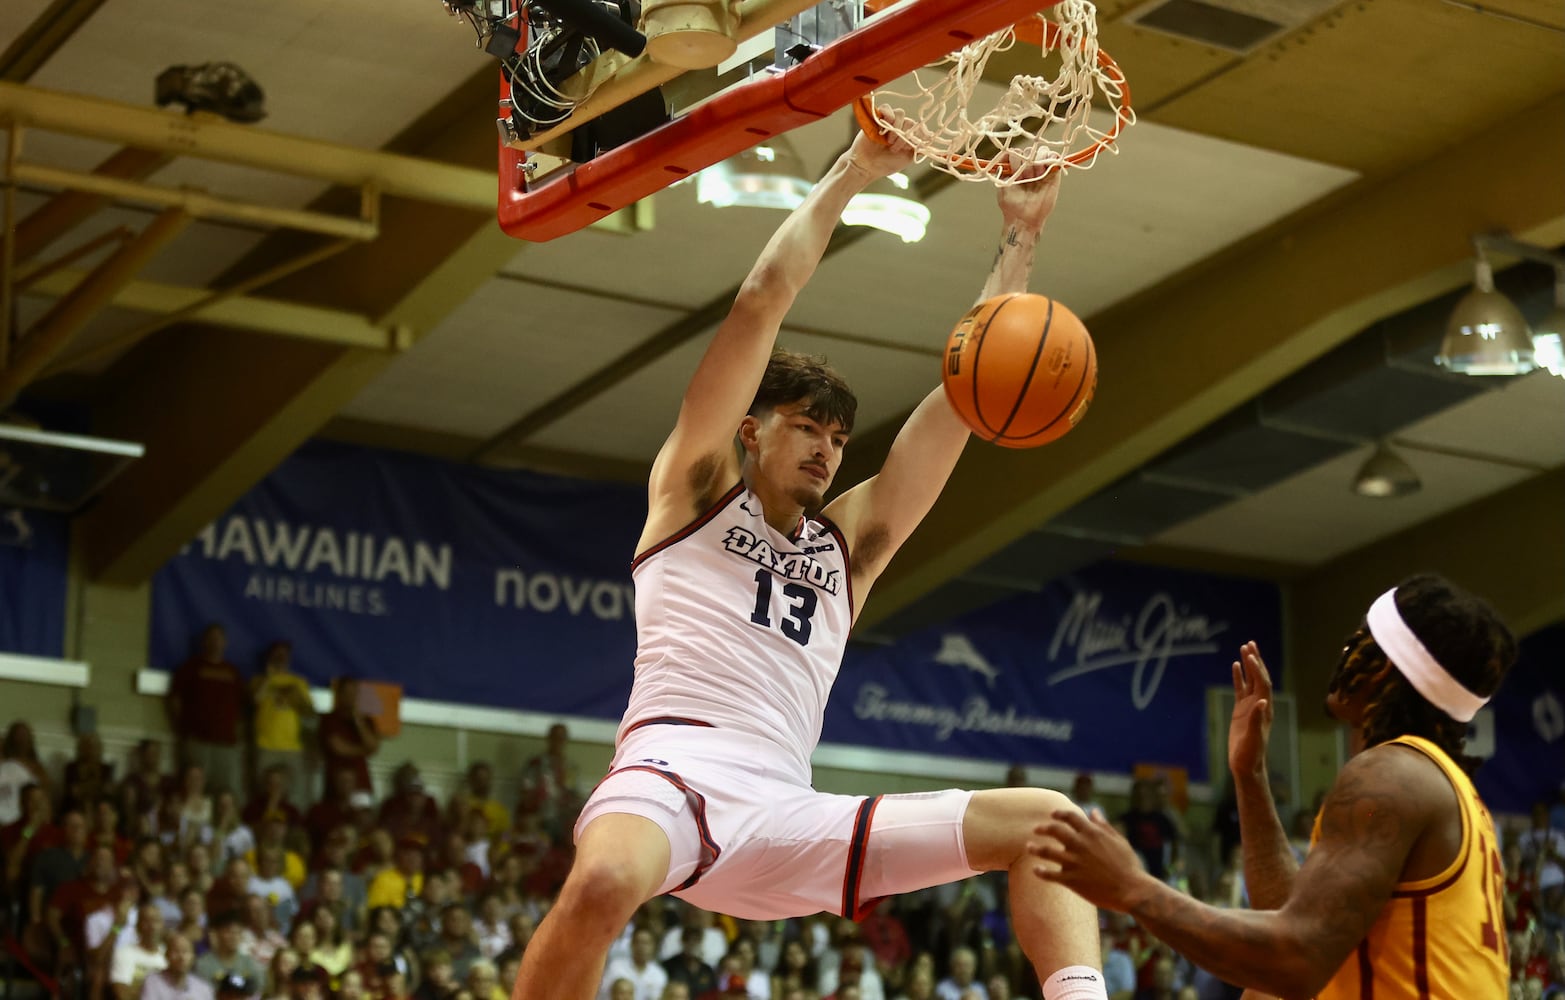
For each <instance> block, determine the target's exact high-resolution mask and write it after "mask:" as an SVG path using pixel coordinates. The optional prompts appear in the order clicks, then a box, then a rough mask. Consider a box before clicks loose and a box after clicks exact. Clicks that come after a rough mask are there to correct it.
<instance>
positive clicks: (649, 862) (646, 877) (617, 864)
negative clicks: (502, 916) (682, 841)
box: [511, 813, 669, 1000]
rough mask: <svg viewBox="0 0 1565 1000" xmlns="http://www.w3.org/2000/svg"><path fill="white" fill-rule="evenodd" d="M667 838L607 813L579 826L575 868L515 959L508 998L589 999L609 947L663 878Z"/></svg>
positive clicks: (638, 821)
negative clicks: (517, 967) (518, 966)
mask: <svg viewBox="0 0 1565 1000" xmlns="http://www.w3.org/2000/svg"><path fill="white" fill-rule="evenodd" d="M668 859H669V847H668V837H667V835H665V834H664V833H663V830H662V828H661V827H659V826H658V825H657V824H656V823H654V822H652V821H651V820H649V819H645V818H643V817H641V816H632V815H629V814H626V813H608V814H606V815H603V816H600V817H598V818H597V819H595V820H593V821H592V822H591V823H589V824H587V828H586V829H585V830H583V831H582V835H581V840H580V841H579V842H578V843H577V845H576V863H575V864H574V865H572V866H571V873H570V876H569V877H567V878H566V880H565V886H564V888H562V889H561V890H560V898H559V899H558V900H557V901H556V902H555V904H554V906H553V907H552V908H551V909H550V910H549V913H548V915H547V916H545V917H544V918H543V922H542V923H540V924H539V925H538V930H537V932H536V933H535V934H534V935H533V937H532V940H531V941H529V942H528V943H527V949H526V951H524V952H523V953H522V969H521V972H520V973H519V974H518V975H517V977H516V985H515V986H514V987H513V988H512V990H511V1000H592V998H593V997H596V996H597V995H598V986H599V984H600V981H601V980H602V978H603V964H604V961H605V960H606V959H607V957H608V953H609V946H610V945H611V944H613V943H614V939H615V938H617V937H619V935H620V933H621V932H622V931H624V929H625V925H626V924H628V923H629V922H630V918H631V917H632V916H634V915H635V912H636V908H637V907H638V906H640V905H641V904H642V903H644V902H646V901H647V900H648V899H651V898H652V895H653V894H654V893H656V892H657V890H658V887H659V886H661V885H662V884H663V879H665V878H667V877H668Z"/></svg>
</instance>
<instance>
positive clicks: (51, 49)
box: [0, 0, 105, 83]
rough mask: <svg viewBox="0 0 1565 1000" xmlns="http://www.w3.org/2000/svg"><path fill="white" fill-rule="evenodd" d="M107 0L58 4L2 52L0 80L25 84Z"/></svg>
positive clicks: (60, 1)
mask: <svg viewBox="0 0 1565 1000" xmlns="http://www.w3.org/2000/svg"><path fill="white" fill-rule="evenodd" d="M104 2H105V0H54V2H53V3H51V4H49V6H48V7H47V8H45V10H44V12H43V13H41V14H39V15H38V16H37V17H35V18H33V22H32V23H31V24H29V25H28V26H27V27H25V28H23V29H22V33H21V34H20V35H17V36H16V40H15V41H13V42H12V43H11V44H10V45H8V46H6V49H5V51H4V52H0V80H8V81H10V82H12V83H25V82H26V81H28V80H31V79H32V77H33V74H34V73H37V72H38V71H39V70H40V69H42V68H43V64H44V63H46V62H48V61H49V59H50V58H51V57H52V56H53V55H54V54H55V53H56V52H58V51H60V48H61V47H62V46H64V45H65V43H66V42H67V41H69V40H70V38H71V36H72V35H74V34H76V30H77V29H78V28H80V27H81V26H82V25H83V24H86V23H87V19H88V18H90V17H92V15H93V14H95V13H97V12H98V8H99V7H102V6H103V4H104Z"/></svg>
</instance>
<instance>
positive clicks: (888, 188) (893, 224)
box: [842, 173, 929, 243]
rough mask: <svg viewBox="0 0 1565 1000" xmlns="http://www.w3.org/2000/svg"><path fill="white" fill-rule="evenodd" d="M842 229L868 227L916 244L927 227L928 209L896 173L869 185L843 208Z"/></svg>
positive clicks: (916, 193)
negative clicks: (843, 226) (844, 227)
mask: <svg viewBox="0 0 1565 1000" xmlns="http://www.w3.org/2000/svg"><path fill="white" fill-rule="evenodd" d="M842 222H843V225H846V226H869V227H871V228H873V229H879V230H880V231H882V232H886V233H890V234H892V235H893V236H896V237H899V238H900V239H901V240H902V242H903V243H917V242H918V241H919V240H921V239H923V238H924V233H925V231H927V230H928V228H929V206H927V205H925V204H924V203H923V201H922V200H921V199H920V198H919V197H918V192H917V191H915V190H913V184H912V182H911V181H909V180H908V177H907V174H902V173H896V174H891V175H890V176H888V177H880V178H877V179H876V180H874V181H871V182H870V185H869V186H868V187H866V188H865V189H864V190H863V191H860V192H859V193H858V194H856V195H854V196H853V198H852V199H851V200H849V202H848V207H847V208H845V209H843V212H842Z"/></svg>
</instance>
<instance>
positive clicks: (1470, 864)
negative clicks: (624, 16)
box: [1033, 575, 1516, 1000]
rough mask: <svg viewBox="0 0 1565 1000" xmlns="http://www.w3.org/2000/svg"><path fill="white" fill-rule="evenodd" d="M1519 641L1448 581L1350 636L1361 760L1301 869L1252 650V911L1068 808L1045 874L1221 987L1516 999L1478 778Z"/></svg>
mask: <svg viewBox="0 0 1565 1000" xmlns="http://www.w3.org/2000/svg"><path fill="white" fill-rule="evenodd" d="M1515 658H1516V641H1515V639H1514V638H1512V636H1511V634H1510V632H1509V631H1508V630H1507V629H1506V627H1505V625H1504V624H1503V623H1502V622H1501V621H1500V620H1499V618H1498V617H1497V616H1496V615H1495V613H1494V612H1493V611H1492V610H1491V609H1490V608H1489V607H1488V606H1487V605H1486V604H1484V603H1483V602H1482V601H1480V600H1478V599H1477V598H1475V597H1472V596H1471V595H1469V594H1466V593H1464V592H1462V591H1461V590H1458V589H1457V588H1456V587H1454V586H1453V585H1451V584H1450V583H1449V582H1447V581H1446V580H1444V579H1442V578H1440V577H1438V576H1433V575H1421V576H1415V577H1413V578H1411V579H1409V580H1406V581H1404V582H1403V583H1402V584H1401V585H1399V586H1398V587H1396V588H1395V589H1394V590H1392V591H1388V592H1387V593H1385V594H1383V595H1381V597H1380V598H1379V599H1378V600H1376V601H1375V603H1374V604H1373V606H1372V607H1371V608H1370V610H1369V613H1368V614H1367V615H1366V616H1365V621H1364V624H1363V625H1361V626H1360V627H1359V629H1358V630H1357V631H1356V632H1354V633H1353V635H1352V636H1351V637H1350V638H1349V640H1348V643H1347V645H1346V647H1344V649H1343V652H1342V659H1341V662H1339V663H1338V665H1337V669H1336V673H1335V674H1334V675H1333V677H1332V679H1331V685H1330V688H1329V690H1328V694H1327V698H1326V706H1327V710H1328V711H1330V713H1331V714H1332V715H1333V716H1334V717H1335V718H1336V719H1338V720H1339V721H1341V722H1343V723H1345V724H1347V725H1348V726H1349V727H1350V732H1351V737H1350V739H1351V749H1352V753H1353V756H1352V759H1350V760H1349V761H1348V763H1347V765H1346V766H1344V767H1343V769H1342V773H1341V774H1340V775H1338V777H1337V780H1336V782H1335V784H1333V785H1332V788H1331V790H1330V792H1329V793H1328V794H1327V796H1326V800H1325V804H1324V805H1323V806H1322V808H1321V812H1320V815H1319V816H1318V817H1317V818H1316V822H1315V834H1314V846H1313V847H1312V848H1311V850H1310V854H1309V857H1308V858H1307V859H1306V861H1305V863H1304V866H1303V867H1302V868H1298V867H1297V866H1296V865H1295V863H1294V860H1293V856H1292V853H1291V851H1290V850H1289V848H1288V840H1287V836H1286V834H1285V833H1284V831H1283V828H1282V824H1281V823H1280V822H1279V820H1278V818H1277V812H1276V809H1275V808H1274V807H1273V805H1272V802H1271V797H1270V792H1269V791H1267V789H1266V778H1265V769H1264V762H1265V759H1266V754H1265V750H1266V739H1267V736H1268V732H1269V728H1270V724H1271V712H1272V706H1271V681H1270V678H1269V677H1268V676H1267V673H1266V667H1265V665H1264V664H1263V663H1262V661H1261V657H1260V653H1259V651H1258V650H1257V649H1256V647H1255V644H1254V643H1248V644H1246V645H1245V646H1244V647H1243V648H1242V650H1241V652H1240V662H1238V663H1235V664H1234V689H1235V695H1236V703H1235V706H1234V718H1233V725H1232V726H1231V728H1230V732H1229V747H1228V756H1229V766H1230V768H1231V769H1232V770H1233V771H1234V775H1235V780H1236V782H1237V783H1238V786H1239V789H1240V829H1241V833H1242V835H1243V841H1244V855H1245V858H1244V861H1245V865H1244V867H1245V881H1246V885H1247V887H1248V888H1249V891H1250V895H1251V900H1252V905H1254V906H1255V907H1256V909H1254V910H1219V909H1215V908H1213V907H1210V906H1206V905H1204V904H1202V903H1199V902H1197V901H1196V900H1194V899H1192V898H1190V897H1189V896H1186V895H1183V894H1182V893H1180V892H1178V891H1176V890H1174V889H1172V888H1170V887H1168V886H1166V885H1164V884H1163V883H1161V882H1159V881H1157V880H1156V879H1154V878H1152V877H1151V876H1149V875H1147V874H1146V873H1145V872H1144V871H1142V870H1141V868H1140V865H1139V863H1138V861H1137V859H1136V855H1135V852H1134V851H1132V850H1131V847H1130V845H1129V844H1128V843H1127V842H1126V841H1125V839H1124V838H1123V837H1122V836H1120V835H1119V834H1118V833H1116V832H1115V831H1114V829H1113V827H1111V826H1110V825H1109V824H1108V823H1106V822H1104V821H1102V820H1101V819H1092V820H1089V819H1087V818H1085V817H1083V816H1082V815H1081V814H1079V813H1075V814H1066V813H1056V814H1055V816H1054V819H1053V820H1052V821H1050V822H1047V823H1044V824H1043V825H1041V826H1040V827H1039V828H1038V830H1037V832H1038V834H1039V835H1040V836H1041V837H1043V836H1046V837H1051V838H1054V839H1056V840H1058V842H1059V844H1060V846H1058V847H1054V846H1036V847H1034V848H1033V853H1034V854H1035V855H1036V856H1037V857H1039V858H1041V859H1042V863H1041V864H1040V865H1039V866H1038V868H1037V874H1038V876H1039V877H1040V878H1043V879H1046V880H1048V881H1051V882H1058V883H1061V884H1063V885H1066V886H1069V887H1070V888H1072V889H1074V890H1075V891H1076V892H1077V893H1079V894H1080V895H1082V896H1083V897H1085V898H1086V899H1088V900H1090V901H1091V902H1093V903H1096V904H1097V905H1099V906H1102V907H1105V908H1107V909H1111V910H1117V911H1119V912H1122V913H1129V914H1131V915H1132V916H1134V917H1135V918H1136V920H1137V921H1138V922H1140V924H1141V925H1142V926H1143V927H1145V928H1146V929H1147V930H1148V931H1150V932H1151V933H1152V934H1154V935H1156V936H1157V937H1159V938H1160V939H1162V940H1163V941H1165V942H1167V943H1168V944H1169V945H1171V946H1173V948H1174V949H1175V950H1177V951H1179V952H1180V953H1181V954H1183V955H1185V956H1186V957H1187V958H1189V959H1190V960H1191V961H1193V962H1195V963H1196V964H1197V965H1200V966H1202V967H1203V968H1206V969H1208V970H1209V971H1211V972H1212V973H1214V974H1215V975H1217V976H1219V977H1221V978H1222V979H1224V980H1226V981H1228V982H1230V983H1234V984H1237V985H1240V986H1244V987H1247V988H1249V989H1250V990H1251V992H1250V993H1249V994H1247V997H1252V998H1253V997H1255V996H1257V995H1258V994H1266V995H1272V996H1277V997H1282V998H1285V1000H1295V998H1297V1000H1308V998H1311V997H1319V998H1321V1000H1370V998H1373V1000H1404V998H1406V1000H1423V998H1428V1000H1488V998H1495V1000H1503V998H1504V997H1505V996H1506V995H1507V990H1506V980H1507V956H1506V954H1505V951H1506V940H1505V930H1504V927H1503V923H1502V919H1503V917H1502V910H1501V899H1502V888H1503V885H1504V877H1503V875H1502V874H1501V867H1500V855H1499V851H1498V848H1497V843H1496V839H1495V832H1494V823H1493V821H1492V820H1490V818H1489V814H1488V812H1487V811H1486V810H1485V809H1484V806H1483V803H1482V802H1481V801H1480V800H1479V798H1478V793H1477V792H1476V791H1475V790H1474V789H1473V784H1472V781H1471V780H1470V779H1469V777H1468V770H1469V769H1470V762H1469V760H1468V758H1466V757H1465V755H1464V753H1463V750H1464V747H1463V743H1464V740H1465V737H1466V733H1467V723H1468V721H1469V720H1471V719H1472V717H1473V714H1474V713H1475V712H1476V711H1477V710H1478V709H1479V708H1480V707H1482V706H1483V704H1484V703H1485V702H1487V701H1488V700H1489V698H1491V697H1492V696H1493V695H1494V693H1495V691H1496V690H1497V689H1498V688H1499V686H1500V682H1501V681H1502V680H1503V679H1504V677H1505V674H1506V672H1507V671H1508V670H1509V669H1510V667H1511V663H1512V662H1513V661H1514V660H1515Z"/></svg>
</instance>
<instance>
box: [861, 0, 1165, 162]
mask: <svg viewBox="0 0 1565 1000" xmlns="http://www.w3.org/2000/svg"><path fill="white" fill-rule="evenodd" d="M1050 12H1051V13H1052V14H1053V18H1054V23H1052V24H1051V23H1049V20H1048V19H1047V17H1046V15H1045V14H1038V15H1036V16H1037V18H1038V20H1039V22H1040V23H1039V25H1038V27H1039V28H1041V29H1042V30H1041V32H1040V34H1041V35H1042V45H1041V49H1042V51H1041V53H1040V56H1039V58H1040V60H1041V59H1043V58H1046V57H1047V56H1048V55H1049V53H1050V52H1057V53H1058V54H1059V60H1060V68H1059V72H1058V73H1057V74H1056V75H1055V76H1054V77H1053V78H1052V79H1050V78H1047V77H1042V76H1025V75H1018V76H1016V77H1014V78H1013V79H1012V80H1011V85H1010V87H1009V88H1008V89H1007V90H1006V91H1005V93H1004V94H1003V95H1001V97H1000V99H999V100H998V101H997V102H995V104H994V105H993V107H991V108H989V109H988V110H987V111H986V110H983V109H981V108H975V107H973V106H972V104H973V101H974V98H975V95H977V94H978V93H979V83H980V81H981V80H982V79H983V71H984V66H985V65H986V64H987V63H988V62H989V57H990V56H992V55H994V54H995V53H997V52H1004V51H1006V50H1008V49H1010V48H1012V47H1013V46H1015V45H1016V44H1017V29H1016V28H1015V27H1011V28H1007V29H1005V30H1004V31H1000V32H997V33H995V34H993V35H990V36H989V37H987V38H982V39H979V40H978V41H976V42H972V43H970V44H968V45H967V46H966V47H965V48H962V49H959V50H958V51H956V52H953V53H952V54H951V55H949V56H947V57H946V58H945V59H944V60H942V61H941V62H939V63H936V64H935V65H934V66H932V67H930V68H928V69H926V70H924V71H922V72H915V73H914V74H913V77H912V81H913V82H912V84H911V86H909V85H906V84H903V85H901V86H902V88H903V89H897V87H896V86H893V87H888V88H885V89H882V90H878V91H876V92H874V93H872V94H870V95H868V98H867V100H868V101H870V102H871V103H872V104H873V105H874V106H876V107H877V109H878V108H879V106H881V105H885V106H889V107H891V108H894V109H895V110H898V111H901V112H902V113H903V115H904V116H905V117H903V118H902V119H901V120H900V122H889V121H887V120H885V119H884V117H883V116H881V115H880V114H876V120H877V121H878V122H880V125H881V127H882V129H884V130H885V131H886V132H888V133H891V134H895V135H897V136H900V137H901V138H902V139H904V140H906V141H907V142H908V143H909V144H911V145H912V146H913V148H914V150H916V152H917V156H918V159H919V160H920V161H927V162H928V163H929V165H930V166H932V167H936V168H938V169H940V170H944V171H946V172H947V173H949V174H952V175H954V176H956V177H958V178H960V179H961V180H969V181H988V182H990V183H993V184H1017V183H1025V182H1027V181H1030V180H1036V179H1038V177H1039V176H1041V175H1042V173H1043V172H1044V171H1043V170H1042V169H1038V170H1033V169H1029V168H1032V167H1040V168H1042V167H1051V166H1056V167H1080V168H1083V169H1084V168H1087V167H1090V166H1092V164H1093V162H1094V161H1095V160H1096V159H1097V158H1098V154H1100V153H1102V152H1103V151H1105V150H1107V151H1109V152H1111V153H1112V152H1117V151H1118V150H1117V149H1116V148H1115V141H1116V140H1117V139H1118V137H1119V133H1120V131H1121V129H1122V128H1124V127H1125V126H1127V125H1131V124H1134V122H1135V120H1136V117H1135V112H1134V111H1132V110H1131V109H1130V93H1129V88H1128V86H1127V85H1126V83H1125V77H1124V74H1122V73H1121V72H1120V70H1119V67H1118V66H1117V65H1116V64H1115V63H1114V61H1113V60H1112V59H1110V58H1109V57H1108V56H1107V54H1104V53H1101V52H1100V51H1099V49H1098V21H1097V10H1096V8H1094V7H1093V5H1092V4H1090V3H1088V2H1087V0H1061V2H1060V3H1058V4H1056V5H1055V6H1054V7H1053V8H1051V11H1050ZM931 75H934V76H935V77H936V78H935V79H932V80H930V81H929V82H928V83H926V82H925V79H924V78H925V77H927V76H931ZM1095 98H1096V99H1097V100H1099V101H1101V102H1102V105H1103V106H1098V107H1094V99H1095Z"/></svg>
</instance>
